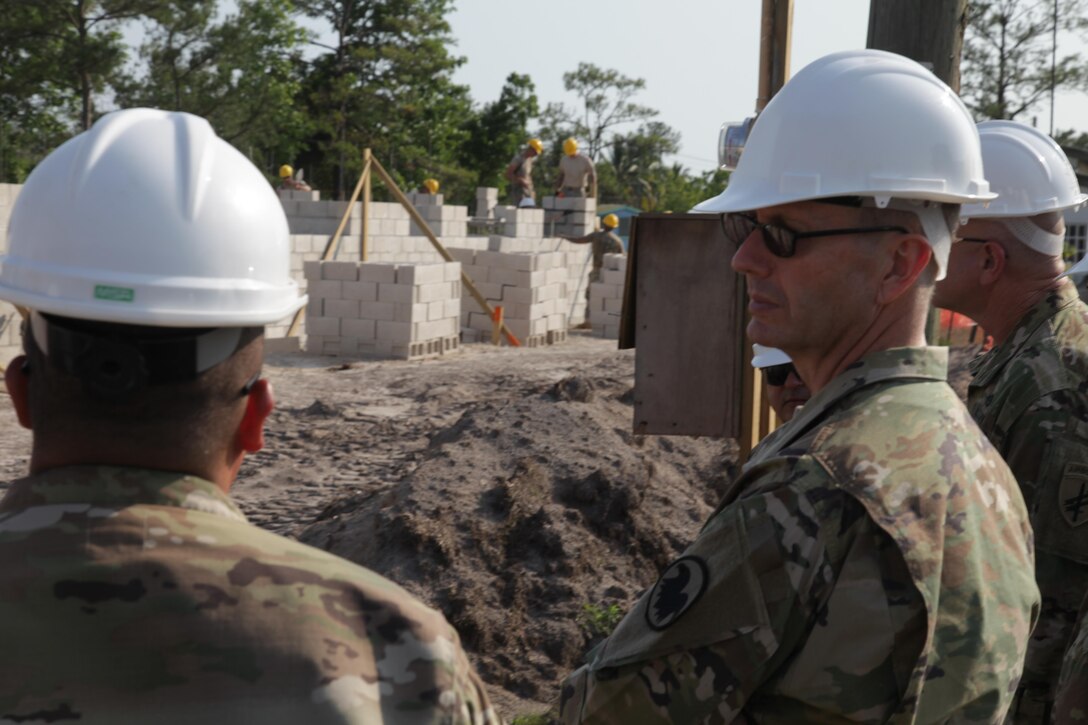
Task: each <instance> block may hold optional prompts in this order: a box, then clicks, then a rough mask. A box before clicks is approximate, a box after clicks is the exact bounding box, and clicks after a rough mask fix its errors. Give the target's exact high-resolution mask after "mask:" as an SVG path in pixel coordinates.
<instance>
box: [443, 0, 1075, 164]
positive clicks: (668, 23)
mask: <svg viewBox="0 0 1088 725" xmlns="http://www.w3.org/2000/svg"><path fill="white" fill-rule="evenodd" d="M761 7H762V3H761V2H759V1H758V0H671V2H663V1H662V0H550V1H549V2H544V3H534V4H531V5H530V4H523V3H517V2H510V1H509V0H457V9H456V10H455V11H454V12H453V13H452V15H451V16H450V17H449V20H450V25H451V26H452V29H453V36H454V37H455V38H456V40H457V45H456V47H455V48H454V53H456V54H457V55H460V56H463V57H465V58H466V59H467V60H466V62H465V64H464V65H463V66H462V67H461V68H460V69H458V71H457V72H456V73H455V76H454V77H455V79H456V80H457V82H459V83H462V84H465V85H467V86H469V88H470V89H471V95H472V98H473V100H474V101H475V102H476V103H481V104H482V103H486V102H490V101H493V100H495V99H497V98H498V96H499V92H500V90H501V89H502V84H503V81H504V80H505V79H506V76H507V75H509V74H510V73H511V72H514V71H516V72H518V73H525V74H528V75H529V76H530V77H531V78H532V79H533V82H534V83H535V84H536V93H537V98H538V99H539V100H540V103H541V108H543V106H544V105H545V104H547V103H548V102H550V101H561V102H564V103H566V104H568V105H575V101H576V99H575V98H574V97H573V95H568V94H567V93H566V91H564V90H563V73H564V72H567V71H572V70H574V69H575V68H576V67H577V65H578V63H579V62H581V61H586V62H590V63H594V64H595V65H598V66H601V67H603V68H614V69H616V70H618V71H620V72H621V73H623V74H624V75H627V76H629V77H634V78H643V79H645V81H646V89H645V91H644V92H642V93H640V94H639V95H637V96H636V97H635V98H634V99H633V100H634V101H635V102H637V103H641V104H643V105H647V106H650V107H651V108H656V109H657V110H658V111H660V116H659V117H658V118H659V120H661V121H664V122H665V123H667V124H669V125H670V126H672V127H673V128H674V129H676V130H678V131H679V132H680V134H681V143H682V148H681V150H680V157H679V158H678V159H677V160H678V161H680V162H681V163H683V164H684V165H685V166H687V167H688V168H689V169H691V170H694V171H705V170H709V169H711V168H713V167H714V166H716V165H717V160H716V158H717V141H718V129H719V128H720V127H721V125H722V123H723V122H725V121H739V120H741V119H743V118H744V117H745V116H749V115H751V114H752V113H753V112H754V111H755V99H756V88H757V83H758V72H759V23H760V12H761ZM868 24H869V0H795V3H794V16H793V45H792V49H791V70H792V72H796V71H797V70H799V69H800V68H803V67H804V66H805V65H807V64H808V63H809V62H811V61H813V60H815V59H816V58H819V57H820V56H823V55H826V54H828V53H832V52H835V51H838V50H848V49H852V48H864V47H865V38H866V34H867V31H868ZM1058 51H1059V55H1060V54H1061V51H1062V47H1061V44H1060V42H1059V47H1058ZM1055 109H1056V110H1055V121H1056V124H1055V127H1056V128H1057V129H1063V128H1070V127H1072V128H1078V129H1080V130H1088V96H1085V95H1084V94H1077V95H1065V96H1063V95H1061V94H1059V95H1058V98H1057V102H1056V104H1055ZM1037 118H1038V124H1039V127H1040V128H1042V129H1043V130H1044V131H1047V130H1049V127H1050V117H1049V103H1046V104H1044V105H1043V106H1042V107H1041V108H1040V109H1039V112H1038V114H1037ZM1024 120H1025V121H1028V122H1030V119H1024Z"/></svg>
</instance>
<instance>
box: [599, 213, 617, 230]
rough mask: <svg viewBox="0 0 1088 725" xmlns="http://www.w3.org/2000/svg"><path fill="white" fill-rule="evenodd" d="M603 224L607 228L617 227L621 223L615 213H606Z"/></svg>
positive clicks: (602, 220)
mask: <svg viewBox="0 0 1088 725" xmlns="http://www.w3.org/2000/svg"><path fill="white" fill-rule="evenodd" d="M601 224H603V225H604V228H605V229H615V228H616V227H618V226H619V225H620V218H619V217H618V216H616V215H615V214H605V215H604V219H601Z"/></svg>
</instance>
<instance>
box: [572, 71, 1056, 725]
mask: <svg viewBox="0 0 1088 725" xmlns="http://www.w3.org/2000/svg"><path fill="white" fill-rule="evenodd" d="M949 149H954V150H955V151H956V152H955V153H949ZM935 180H940V181H941V182H942V183H939V184H938V183H935ZM991 196H992V195H991V194H989V193H988V190H987V185H986V181H985V180H984V179H983V175H982V163H981V159H980V154H979V149H978V137H977V133H976V131H975V127H974V123H973V122H972V120H971V117H970V114H969V113H968V111H967V109H966V108H965V107H964V106H963V104H962V103H961V102H960V101H959V99H958V98H957V97H956V96H955V94H954V93H952V91H951V90H950V89H948V88H947V87H946V86H945V85H944V84H943V83H941V82H940V81H939V80H938V79H937V78H936V77H935V76H933V74H932V73H930V72H929V71H927V70H926V69H924V68H923V67H921V66H920V65H918V64H916V63H914V62H913V61H909V60H907V59H905V58H902V57H900V56H897V55H894V54H891V53H885V52H881V51H872V50H869V51H850V52H844V53H838V54H834V55H830V56H827V57H825V58H822V59H820V60H817V61H815V62H814V63H812V64H811V65H809V66H808V67H807V68H805V69H804V70H802V71H801V72H800V73H798V74H797V75H796V76H794V77H793V79H792V80H790V81H789V83H787V84H786V86H785V87H784V88H783V89H782V90H781V91H780V92H779V93H778V95H776V96H775V98H774V99H773V100H772V101H771V102H770V103H769V104H768V105H767V107H766V108H765V109H764V111H763V113H762V115H761V116H760V118H759V120H758V121H757V122H756V124H755V126H754V128H753V130H752V134H751V137H750V140H749V142H748V145H747V148H746V149H745V151H744V155H743V156H742V157H741V159H740V163H739V166H738V168H737V169H736V171H734V172H733V175H732V178H731V180H730V183H729V186H728V187H727V188H726V190H725V191H724V192H723V193H722V194H721V195H720V196H718V197H716V198H715V199H711V200H708V201H706V202H703V203H702V204H700V205H699V206H697V207H696V211H705V212H724V214H723V215H722V223H723V227H724V230H725V232H726V236H727V238H728V239H729V240H730V241H731V242H732V243H733V244H735V245H736V253H735V255H734V257H733V267H734V269H735V270H737V271H738V272H739V273H741V274H744V276H745V278H746V280H747V284H748V295H749V305H748V309H749V311H750V313H751V321H750V323H749V325H748V333H749V335H750V337H751V338H752V340H753V341H755V342H758V343H760V344H762V345H767V346H773V347H777V348H780V349H782V350H783V351H784V352H786V353H787V354H788V355H789V356H790V357H791V358H792V360H793V363H794V366H795V367H796V369H797V371H798V372H799V373H800V377H801V379H803V380H804V381H805V382H806V383H808V385H809V387H810V389H811V391H812V398H811V400H809V401H808V403H806V404H805V405H804V407H802V408H801V409H800V410H799V411H798V412H797V414H796V415H795V417H794V418H793V420H791V421H790V422H789V423H787V424H786V425H785V426H783V427H782V428H780V429H778V431H776V433H775V435H774V436H773V437H769V438H768V439H767V440H766V441H765V442H764V443H762V444H761V445H760V448H759V451H758V454H757V455H755V456H754V457H753V458H752V459H751V460H750V461H749V462H748V463H747V464H746V466H745V469H744V472H743V473H742V474H741V476H740V477H739V478H738V480H737V481H736V483H735V484H734V485H733V487H732V488H731V489H730V491H729V493H728V494H727V495H726V496H725V497H724V498H723V499H722V501H721V502H720V504H719V505H718V508H717V510H716V511H715V513H714V514H713V515H712V516H711V518H710V520H709V521H708V522H707V523H706V525H705V526H704V527H703V529H702V531H701V532H700V533H699V535H698V537H697V538H696V540H695V542H694V543H693V544H692V545H691V546H690V547H689V548H688V549H687V551H685V552H684V554H683V555H682V556H680V557H679V558H678V559H676V560H675V561H673V562H672V564H670V565H669V566H668V567H667V568H666V569H665V571H664V572H663V574H662V575H661V577H660V578H659V579H658V581H657V583H656V584H654V585H653V586H652V587H651V588H650V589H649V590H648V591H647V592H646V594H645V595H644V596H643V597H642V598H641V599H640V600H639V601H638V602H637V603H636V604H635V606H634V608H633V609H632V610H631V611H630V612H629V613H628V614H627V616H626V617H625V618H624V619H623V621H622V622H621V623H620V624H619V626H618V627H617V628H616V630H615V631H614V632H613V633H612V635H611V636H610V637H609V638H608V639H606V640H605V641H604V642H603V643H602V644H601V645H599V646H598V647H597V648H596V649H594V650H593V651H592V652H590V653H589V655H588V657H587V664H586V665H585V666H583V667H582V668H581V669H579V670H578V671H576V672H575V673H574V674H572V675H571V676H570V677H569V678H568V679H567V680H566V681H565V682H564V684H563V687H562V696H561V705H560V706H561V712H562V719H563V720H564V721H565V722H606V723H650V722H653V723H658V722H661V723H664V722H676V723H681V722H682V723H694V722H718V723H730V722H781V723H801V722H843V721H851V722H874V723H875V722H892V723H911V722H926V723H929V722H958V723H964V722H978V723H994V722H1000V720H1001V718H1002V717H1003V716H1004V714H1005V712H1006V710H1007V708H1008V706H1009V703H1010V701H1011V698H1012V694H1013V691H1014V690H1015V687H1016V683H1017V681H1018V679H1019V677H1020V667H1021V663H1022V661H1023V656H1024V651H1025V649H1026V647H1027V640H1028V635H1029V633H1030V631H1031V628H1032V626H1033V624H1034V622H1035V618H1036V616H1037V613H1038V608H1039V593H1038V589H1037V587H1036V586H1035V581H1034V578H1033V576H1032V565H1033V560H1032V546H1031V529H1030V526H1029V524H1028V517H1027V511H1026V510H1025V507H1024V503H1023V499H1022V497H1021V496H1020V493H1019V491H1018V489H1017V486H1016V481H1015V480H1014V479H1013V477H1012V475H1011V473H1010V472H1009V469H1008V467H1007V466H1006V465H1005V464H1004V462H1003V461H1002V460H1001V457H1000V455H998V453H997V451H996V450H994V448H993V447H992V446H991V445H990V444H989V442H988V441H987V440H986V438H985V436H984V435H983V434H982V432H981V431H980V430H979V429H978V426H977V425H975V423H974V421H972V420H971V416H970V415H969V414H968V412H967V410H966V408H965V407H964V406H963V404H962V403H961V402H960V401H959V399H958V398H957V397H956V395H955V393H954V392H953V391H952V389H951V388H950V387H949V386H948V384H947V382H946V376H947V352H946V350H944V349H943V348H927V347H925V336H924V328H925V318H926V310H927V307H928V302H929V298H930V295H931V292H932V285H933V280H934V279H935V278H938V277H940V276H942V275H943V273H944V268H945V263H946V261H947V257H948V248H949V245H950V243H951V230H952V229H954V228H955V225H956V224H957V223H958V215H957V212H958V205H959V204H960V203H963V202H968V201H975V200H981V199H987V198H991Z"/></svg>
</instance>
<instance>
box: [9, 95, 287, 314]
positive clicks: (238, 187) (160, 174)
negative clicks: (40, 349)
mask: <svg viewBox="0 0 1088 725" xmlns="http://www.w3.org/2000/svg"><path fill="white" fill-rule="evenodd" d="M0 299H5V300H8V301H10V302H12V303H14V304H18V305H23V306H25V307H28V308H31V309H33V310H37V311H40V312H46V313H52V314H56V315H61V316H65V317H74V318H80V319H86V320H97V321H102V322H116V323H126V324H139V325H151V326H157V327H241V326H260V325H265V324H268V323H271V322H275V321H277V320H281V319H283V318H284V317H287V316H288V315H290V314H292V313H294V312H295V311H297V310H298V309H299V308H300V307H301V306H302V305H303V304H305V303H306V297H305V296H300V295H299V289H298V285H297V283H296V282H295V281H294V280H293V279H292V278H291V272H290V237H289V234H288V229H287V219H286V217H285V216H284V213H283V207H282V206H281V205H280V202H279V200H278V198H277V197H276V193H275V192H274V191H273V190H272V188H271V186H270V185H269V184H268V182H267V181H266V180H265V178H264V176H263V174H261V172H260V171H259V170H258V169H257V168H256V167H255V166H253V164H251V163H250V162H249V160H248V159H246V157H245V156H243V155H242V154H241V153H240V152H238V151H237V150H236V149H235V148H234V147H233V146H231V145H230V144H228V143H227V142H226V141H223V140H222V139H220V138H219V137H218V136H216V135H215V132H214V131H213V130H212V128H211V126H210V125H209V124H208V122H207V121H205V120H204V119H202V118H199V117H197V116H192V115H189V114H187V113H169V112H165V111H157V110H151V109H146V108H141V109H132V110H125V111H117V112H115V113H110V114H108V115H106V116H103V117H102V118H101V119H99V121H98V122H97V123H95V124H94V126H93V127H92V128H91V129H90V130H88V131H86V132H85V133H82V134H80V135H79V136H76V137H75V138H73V139H70V140H69V141H68V142H66V143H64V144H63V145H62V146H60V147H59V148H58V149H56V150H55V151H54V152H53V153H51V154H50V155H49V156H48V157H47V158H46V159H45V160H44V161H42V163H41V164H39V165H38V167H37V168H35V169H34V171H33V173H31V175H30V177H29V178H28V179H27V181H26V185H25V186H24V187H23V190H22V192H21V193H20V194H19V198H18V200H17V201H16V203H15V207H14V209H13V210H12V216H11V224H10V227H9V236H8V253H7V254H6V255H5V256H4V257H3V258H0Z"/></svg>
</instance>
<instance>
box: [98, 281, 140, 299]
mask: <svg viewBox="0 0 1088 725" xmlns="http://www.w3.org/2000/svg"><path fill="white" fill-rule="evenodd" d="M135 296H136V291H135V290H133V289H131V288H129V287H111V286H110V285H108V284H96V285H95V286H94V298H95V299H96V300H109V301H110V302H132V298H133V297H135Z"/></svg>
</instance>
